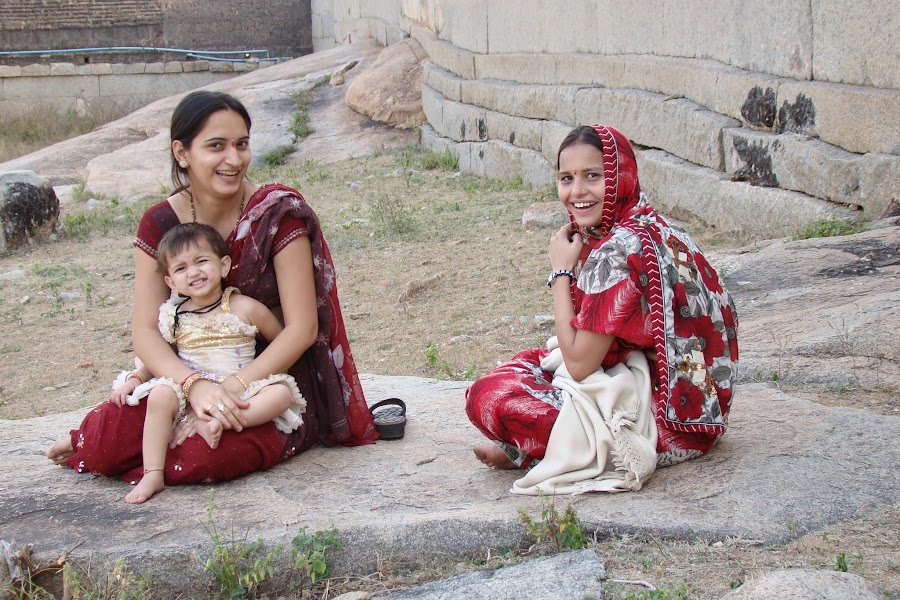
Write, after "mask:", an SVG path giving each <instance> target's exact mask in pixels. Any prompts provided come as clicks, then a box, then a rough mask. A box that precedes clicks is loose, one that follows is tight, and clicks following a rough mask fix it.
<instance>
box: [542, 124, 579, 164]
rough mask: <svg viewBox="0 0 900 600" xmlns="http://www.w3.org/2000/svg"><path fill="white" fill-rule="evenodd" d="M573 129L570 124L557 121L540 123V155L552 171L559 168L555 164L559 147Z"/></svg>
mask: <svg viewBox="0 0 900 600" xmlns="http://www.w3.org/2000/svg"><path fill="white" fill-rule="evenodd" d="M574 128H575V126H574V125H572V124H570V123H561V122H559V121H543V122H542V123H541V130H542V131H541V154H543V156H544V158H545V159H547V162H548V163H549V164H550V166H551V167H553V168H554V169H556V168H558V167H559V165H557V164H556V155H557V154H558V153H559V145H560V144H562V141H563V140H564V139H565V138H566V136H567V135H569V133H570V132H571V131H572V130H573V129H574Z"/></svg>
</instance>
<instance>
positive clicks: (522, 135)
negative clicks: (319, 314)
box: [484, 110, 543, 152]
mask: <svg viewBox="0 0 900 600" xmlns="http://www.w3.org/2000/svg"><path fill="white" fill-rule="evenodd" d="M484 118H485V124H486V125H487V137H488V138H489V139H492V140H502V141H504V142H508V143H510V144H513V145H515V146H518V147H519V148H528V149H530V150H537V151H538V152H540V151H541V144H542V139H543V126H542V125H541V123H543V121H541V120H538V119H527V118H525V117H513V116H511V115H507V114H504V113H500V112H496V111H493V110H488V111H485V117H484Z"/></svg>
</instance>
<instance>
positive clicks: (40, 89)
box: [3, 75, 99, 108]
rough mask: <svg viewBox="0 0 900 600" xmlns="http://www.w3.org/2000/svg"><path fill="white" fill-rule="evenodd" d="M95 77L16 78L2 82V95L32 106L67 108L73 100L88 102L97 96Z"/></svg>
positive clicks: (97, 88)
mask: <svg viewBox="0 0 900 600" xmlns="http://www.w3.org/2000/svg"><path fill="white" fill-rule="evenodd" d="M98 79H99V77H96V76H90V77H85V76H79V75H73V76H70V77H16V78H9V79H5V80H4V81H3V95H4V97H5V98H6V99H7V100H24V101H25V102H28V103H30V104H32V105H34V104H38V103H42V102H48V103H50V104H53V105H54V106H57V107H60V108H69V107H70V106H72V103H73V102H74V101H75V98H81V99H83V100H87V101H90V100H92V99H95V98H97V97H98V96H99V87H98V84H97V82H98Z"/></svg>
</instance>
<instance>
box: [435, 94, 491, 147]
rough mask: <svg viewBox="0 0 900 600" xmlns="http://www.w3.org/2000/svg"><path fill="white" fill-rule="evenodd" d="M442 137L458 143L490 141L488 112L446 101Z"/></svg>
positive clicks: (441, 130)
mask: <svg viewBox="0 0 900 600" xmlns="http://www.w3.org/2000/svg"><path fill="white" fill-rule="evenodd" d="M441 126H442V128H441V129H439V130H437V131H438V132H439V133H440V134H441V135H443V136H445V137H448V138H450V139H452V140H454V141H457V142H483V141H486V140H487V139H488V131H487V111H486V110H485V109H483V108H480V107H478V106H472V105H470V104H463V103H461V102H452V101H450V100H444V102H443V115H442V120H441Z"/></svg>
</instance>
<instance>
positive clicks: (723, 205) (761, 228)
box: [637, 150, 853, 238]
mask: <svg viewBox="0 0 900 600" xmlns="http://www.w3.org/2000/svg"><path fill="white" fill-rule="evenodd" d="M637 158H638V170H639V176H640V180H641V187H642V189H643V190H644V191H645V192H646V193H647V195H648V196H650V200H651V202H653V205H654V206H656V208H658V209H659V210H660V211H661V212H663V213H671V215H672V216H673V217H675V218H679V215H680V214H684V213H685V212H686V213H688V214H690V215H691V216H693V217H694V218H697V219H700V220H701V221H703V222H705V223H707V224H709V225H712V226H714V227H717V228H721V229H724V230H729V229H735V230H742V231H747V232H752V233H754V234H757V235H759V236H762V237H764V238H772V237H778V236H783V235H792V234H794V233H796V231H797V230H799V229H801V228H802V227H803V226H804V225H806V224H808V223H813V222H815V221H819V220H822V219H827V218H835V217H839V218H850V217H852V216H853V215H852V213H850V212H849V211H846V210H844V209H841V208H839V207H837V206H835V205H833V204H829V203H828V202H826V201H824V200H819V199H817V198H813V197H810V196H807V195H805V194H801V193H798V192H791V191H786V190H781V189H778V188H769V187H759V186H754V185H750V184H749V183H744V182H734V181H731V180H730V179H729V178H728V176H727V175H724V174H722V173H719V172H716V171H713V170H711V169H706V168H703V167H698V166H697V165H694V164H691V163H689V162H686V161H684V160H681V159H680V158H677V157H675V156H672V155H671V154H668V153H667V152H663V151H661V150H645V151H641V152H638V157H637Z"/></svg>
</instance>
